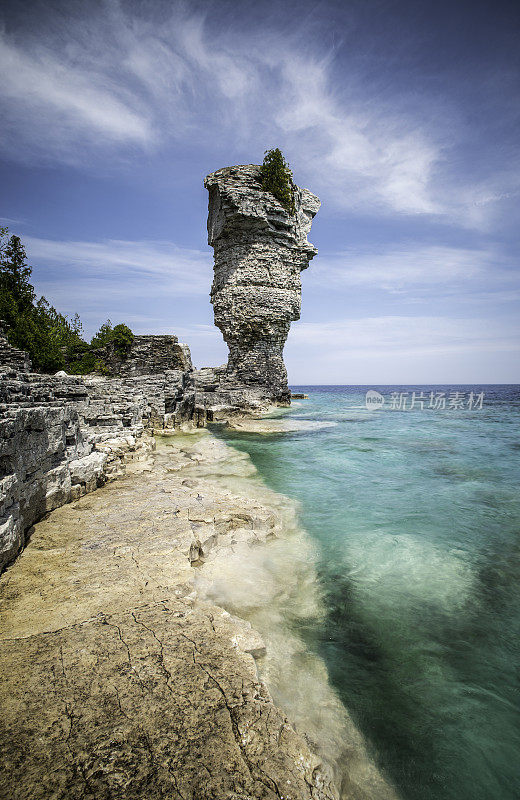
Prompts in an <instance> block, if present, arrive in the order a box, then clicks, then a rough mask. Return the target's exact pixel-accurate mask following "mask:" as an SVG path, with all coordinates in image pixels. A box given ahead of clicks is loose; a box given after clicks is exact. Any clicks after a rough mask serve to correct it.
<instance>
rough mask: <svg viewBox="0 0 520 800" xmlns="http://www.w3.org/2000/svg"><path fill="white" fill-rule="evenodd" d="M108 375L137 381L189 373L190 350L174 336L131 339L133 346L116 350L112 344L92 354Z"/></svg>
mask: <svg viewBox="0 0 520 800" xmlns="http://www.w3.org/2000/svg"><path fill="white" fill-rule="evenodd" d="M95 356H96V358H98V359H99V360H100V361H101V362H102V363H103V364H104V366H105V368H106V369H107V370H108V372H109V373H110V375H114V376H120V377H136V376H139V375H160V374H163V373H165V372H168V371H169V370H172V369H173V370H181V372H191V371H192V370H193V365H192V363H191V354H190V348H189V347H188V345H187V344H183V343H182V342H179V340H178V338H177V337H176V336H174V335H173V334H146V335H137V336H134V339H133V342H132V344H131V345H130V346H129V347H128V348H125V349H123V350H119V349H118V348H117V347H115V345H114V344H113V343H111V344H109V345H106V346H105V347H100V348H98V349H97V350H96V351H95Z"/></svg>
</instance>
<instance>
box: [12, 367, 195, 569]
mask: <svg viewBox="0 0 520 800" xmlns="http://www.w3.org/2000/svg"><path fill="white" fill-rule="evenodd" d="M204 422H205V414H204V410H203V409H200V408H196V405H195V387H194V383H193V379H192V374H191V372H183V371H181V370H170V371H166V372H164V373H163V374H160V375H144V376H139V377H134V378H123V379H117V378H112V379H111V378H101V377H85V378H80V377H72V376H66V375H65V376H62V377H58V376H48V375H39V374H36V373H30V372H16V371H14V370H9V369H7V370H6V371H4V372H1V368H0V571H1V570H2V569H3V568H4V567H5V566H6V565H7V564H8V563H10V561H12V560H13V559H14V558H15V557H16V555H17V553H18V552H19V551H20V550H21V549H22V548H23V546H24V544H25V540H26V536H27V532H28V531H29V529H30V527H31V526H32V525H33V524H34V523H35V522H36V521H37V520H38V519H40V518H41V517H42V516H43V515H44V514H45V513H47V512H48V511H51V510H53V509H55V508H57V507H59V506H61V505H63V504H64V503H68V502H70V501H71V500H75V499H77V498H78V497H80V496H82V495H83V494H86V493H88V492H91V491H93V490H94V489H96V488H98V487H99V486H102V485H104V484H105V483H106V482H107V481H110V480H113V479H114V478H116V477H119V476H120V475H122V474H124V472H125V469H126V465H127V463H128V462H129V461H134V460H136V459H143V458H146V457H147V455H148V454H149V452H150V450H151V449H152V448H153V447H154V441H153V438H152V436H151V434H152V433H153V431H154V430H156V429H159V430H164V429H175V428H178V427H179V426H180V425H182V424H184V423H187V424H192V425H195V426H198V425H203V424H204Z"/></svg>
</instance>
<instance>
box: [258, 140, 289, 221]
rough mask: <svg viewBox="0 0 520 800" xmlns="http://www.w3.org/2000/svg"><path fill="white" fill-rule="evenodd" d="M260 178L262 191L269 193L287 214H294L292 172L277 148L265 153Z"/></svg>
mask: <svg viewBox="0 0 520 800" xmlns="http://www.w3.org/2000/svg"><path fill="white" fill-rule="evenodd" d="M260 177H261V179H262V189H263V190H264V191H265V192H271V194H272V195H274V196H275V197H276V199H277V200H278V201H279V202H280V203H281V205H282V206H283V207H284V208H285V210H286V211H288V212H289V214H294V212H295V208H294V188H293V180H292V172H291V170H290V169H289V165H288V164H287V162H286V160H285V158H284V157H283V154H282V151H281V150H280V149H279V148H278V147H276V148H274V149H273V150H266V151H265V156H264V162H263V164H262V167H261V170H260Z"/></svg>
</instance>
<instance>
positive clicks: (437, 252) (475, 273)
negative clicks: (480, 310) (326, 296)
mask: <svg viewBox="0 0 520 800" xmlns="http://www.w3.org/2000/svg"><path fill="white" fill-rule="evenodd" d="M515 267H518V264H517V263H516V262H513V261H512V260H511V259H510V258H507V257H506V256H504V255H502V254H501V253H500V252H499V251H498V250H497V249H496V248H492V247H486V248H469V247H450V246H443V245H421V244H417V243H414V242H404V243H402V244H400V245H386V246H384V247H383V246H380V247H378V248H373V247H371V248H365V249H351V250H345V251H343V252H340V253H331V254H322V255H320V257H319V258H318V259H316V261H315V262H313V264H312V265H311V269H310V270H309V274H308V275H306V276H305V282H306V285H311V286H312V285H313V284H314V285H317V284H321V285H324V286H328V285H330V284H332V285H336V286H338V285H342V286H359V287H362V286H365V287H367V288H368V287H371V288H372V289H374V290H385V291H389V292H398V293H415V292H416V291H417V289H418V287H422V288H423V290H424V289H427V288H428V287H431V288H432V289H434V290H435V291H436V292H438V293H442V292H443V291H445V290H446V288H447V287H449V286H450V285H452V286H453V285H456V286H458V287H460V286H461V285H463V286H465V287H466V288H468V289H469V288H473V289H475V288H477V287H478V286H481V284H482V283H483V282H484V283H486V285H487V286H488V287H490V286H494V287H501V286H503V285H504V284H511V283H514V284H515V285H517V286H518V283H519V280H520V278H519V274H518V271H517V269H515Z"/></svg>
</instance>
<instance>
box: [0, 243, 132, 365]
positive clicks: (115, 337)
mask: <svg viewBox="0 0 520 800" xmlns="http://www.w3.org/2000/svg"><path fill="white" fill-rule="evenodd" d="M31 275H32V267H30V266H29V264H28V263H27V255H26V252H25V248H24V246H23V244H22V243H21V241H20V238H19V237H18V236H11V237H9V231H8V229H7V228H0V320H4V321H5V322H6V323H7V325H8V328H9V330H8V333H7V338H8V340H9V342H10V343H11V344H12V345H13V346H14V347H18V348H20V349H21V350H26V351H27V352H28V353H29V356H30V358H31V361H32V363H33V367H34V368H35V369H37V370H41V371H42V372H56V371H57V370H60V369H64V368H65V367H67V369H70V372H72V373H77V374H86V373H89V372H94V371H99V372H105V366H104V365H103V364H102V362H101V361H100V360H99V359H98V358H96V356H95V355H94V353H93V352H91V351H92V350H93V349H94V348H96V347H101V346H103V345H106V344H108V343H109V342H113V343H114V346H115V347H116V348H117V349H118V350H119V351H120V352H126V350H127V349H128V347H129V346H130V345H131V343H132V341H133V338H134V335H133V333H132V331H131V330H130V328H128V327H127V326H126V325H123V324H120V325H116V326H115V328H112V324H111V322H110V320H108V321H107V322H106V323H105V324H104V325H102V326H101V328H100V329H99V331H98V333H97V334H96V335H95V336H94V337H93V339H92V342H91V344H90V345H88V344H87V342H85V341H84V340H83V337H82V325H81V320H80V318H79V316H78V315H77V314H75V315H74V317H73V319H72V321H70V320H69V319H67V317H66V316H64V315H63V314H60V313H59V311H57V310H56V309H55V308H54V306H51V305H50V303H48V302H47V300H46V299H45V297H40V298H39V300H37V301H36V293H35V291H34V287H33V286H32V285H31V282H30V278H31ZM69 365H70V366H69Z"/></svg>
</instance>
